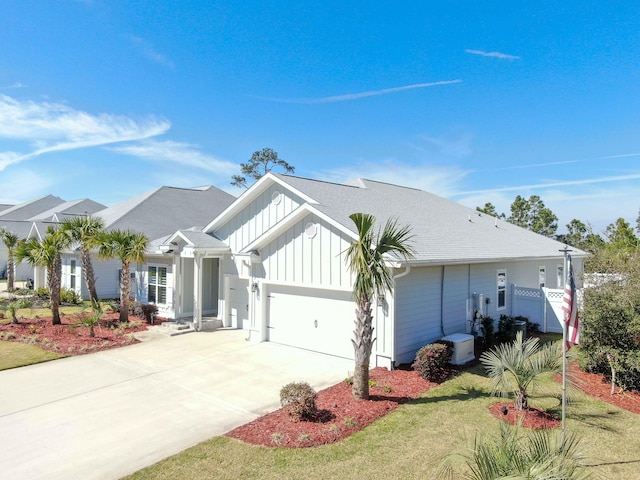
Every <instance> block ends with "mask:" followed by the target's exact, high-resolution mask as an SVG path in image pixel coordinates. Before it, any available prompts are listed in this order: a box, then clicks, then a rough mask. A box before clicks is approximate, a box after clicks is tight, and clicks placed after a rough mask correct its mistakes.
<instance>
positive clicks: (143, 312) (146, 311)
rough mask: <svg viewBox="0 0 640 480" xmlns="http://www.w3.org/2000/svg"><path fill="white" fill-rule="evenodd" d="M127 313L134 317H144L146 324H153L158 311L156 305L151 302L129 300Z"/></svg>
mask: <svg viewBox="0 0 640 480" xmlns="http://www.w3.org/2000/svg"><path fill="white" fill-rule="evenodd" d="M129 313H131V314H133V315H135V316H136V317H140V318H144V319H145V320H146V322H147V323H148V324H150V325H153V323H154V321H155V318H156V314H157V313H158V307H157V306H156V305H154V304H153V303H140V302H131V304H130V305H129Z"/></svg>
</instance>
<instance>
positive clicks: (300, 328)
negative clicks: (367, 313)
mask: <svg viewBox="0 0 640 480" xmlns="http://www.w3.org/2000/svg"><path fill="white" fill-rule="evenodd" d="M355 308H356V307H355V303H354V301H353V300H352V299H351V292H338V291H331V290H320V289H311V288H295V287H270V289H269V316H268V324H267V325H268V333H269V340H270V341H271V342H276V343H282V344H285V345H291V346H294V347H299V348H304V349H307V350H313V351H316V352H322V353H326V354H329V355H336V356H339V357H345V358H353V346H352V344H351V338H353V325H354V323H353V322H354V319H355Z"/></svg>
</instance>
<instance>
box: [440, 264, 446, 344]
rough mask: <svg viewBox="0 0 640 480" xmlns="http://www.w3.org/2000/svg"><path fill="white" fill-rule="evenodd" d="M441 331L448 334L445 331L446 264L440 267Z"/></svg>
mask: <svg viewBox="0 0 640 480" xmlns="http://www.w3.org/2000/svg"><path fill="white" fill-rule="evenodd" d="M440 332H441V333H442V336H443V337H444V336H446V335H445V333H444V265H442V268H441V269H440Z"/></svg>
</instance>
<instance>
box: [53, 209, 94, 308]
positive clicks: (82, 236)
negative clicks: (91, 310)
mask: <svg viewBox="0 0 640 480" xmlns="http://www.w3.org/2000/svg"><path fill="white" fill-rule="evenodd" d="M103 228H104V222H103V221H102V219H100V218H98V217H92V216H88V217H73V218H68V219H65V220H63V221H62V231H63V232H65V233H66V234H67V235H69V237H70V238H71V240H73V241H74V242H77V243H79V244H80V255H81V259H82V276H83V277H84V282H85V284H86V285H87V289H88V290H89V297H90V299H91V304H92V305H97V304H98V302H99V299H98V293H97V292H96V280H95V276H94V273H93V264H92V263H91V249H92V248H95V247H97V246H98V239H99V236H100V233H101V232H102V229H103Z"/></svg>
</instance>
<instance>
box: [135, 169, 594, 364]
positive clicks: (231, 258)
mask: <svg viewBox="0 0 640 480" xmlns="http://www.w3.org/2000/svg"><path fill="white" fill-rule="evenodd" d="M177 208H181V207H180V206H177ZM183 211H185V212H186V211H187V209H186V208H185V209H183ZM356 212H362V213H368V214H372V215H374V216H375V217H376V218H377V221H378V226H379V227H380V228H381V227H382V226H384V223H385V222H386V220H387V219H388V218H397V219H398V222H399V224H400V225H407V224H408V225H410V226H411V229H412V232H413V234H414V235H415V236H414V238H413V247H414V249H415V251H416V254H415V257H414V258H413V259H411V260H410V261H408V262H401V261H394V260H391V259H390V262H389V264H390V266H391V268H392V272H393V276H394V281H395V290H394V292H393V294H388V295H386V296H385V297H384V298H378V299H377V302H376V305H375V308H374V327H375V332H374V334H375V336H376V342H375V345H374V352H373V355H372V364H374V365H381V366H387V367H391V366H394V365H399V364H401V363H406V362H410V361H412V360H413V358H414V356H415V353H416V351H417V350H418V349H419V348H420V347H422V346H423V345H425V344H427V343H430V342H432V341H434V340H436V339H438V338H440V337H442V336H444V335H449V334H453V333H463V332H469V330H470V320H471V319H472V317H473V315H474V312H475V310H479V311H480V312H482V313H483V314H485V315H490V316H492V317H494V318H495V319H497V318H498V317H499V316H500V315H501V314H507V315H518V312H517V311H514V309H513V305H512V303H513V302H512V290H513V286H514V285H518V287H529V288H532V289H538V290H539V289H540V287H542V286H545V287H553V288H556V287H562V286H563V285H562V282H563V276H562V271H561V269H562V263H563V254H562V252H561V250H562V249H563V247H564V245H563V244H561V243H558V242H556V241H555V240H551V239H549V238H546V237H543V236H540V235H537V234H535V233H532V232H530V231H528V230H525V229H522V228H520V227H517V226H515V225H512V224H509V223H506V222H504V221H501V220H498V219H496V218H494V217H491V216H488V215H485V214H481V213H479V212H477V211H475V210H472V209H470V208H467V207H464V206H462V205H459V204H457V203H454V202H452V201H449V200H447V199H444V198H441V197H438V196H436V195H433V194H430V193H427V192H424V191H421V190H417V189H414V188H407V187H402V186H397V185H390V184H387V183H382V182H376V181H371V180H359V181H358V182H357V183H356V184H354V185H341V184H335V183H329V182H323V181H317V180H309V179H304V178H299V177H293V176H287V175H279V174H273V173H269V174H267V175H265V176H264V177H263V178H262V179H260V180H259V181H258V182H257V183H255V184H254V185H253V186H252V187H251V188H249V189H248V190H247V191H246V192H245V193H244V194H243V195H241V196H240V197H239V198H238V199H237V200H236V201H235V202H234V203H232V204H231V205H230V206H229V207H228V208H226V209H225V210H224V211H223V212H221V213H220V214H219V215H218V216H217V217H215V218H214V219H213V221H211V222H210V223H209V224H208V225H207V226H206V227H205V228H204V229H202V230H201V231H195V230H180V231H177V232H175V233H174V234H173V235H170V236H169V237H167V238H166V239H165V240H164V241H162V240H158V241H156V242H154V244H153V245H152V250H153V249H155V252H153V253H152V254H150V255H149V257H148V258H147V265H146V270H147V275H146V279H145V282H144V283H143V284H141V285H140V284H139V285H138V293H139V294H140V295H144V293H145V292H146V293H147V296H146V298H144V300H147V301H150V302H153V303H157V304H158V306H159V307H160V308H161V310H162V311H163V312H164V314H165V315H167V316H169V317H175V318H181V317H190V318H193V320H194V323H195V324H196V326H202V319H203V317H205V318H206V317H215V318H217V319H218V320H219V321H221V323H222V324H223V325H224V326H227V327H233V328H242V329H246V330H248V336H249V337H251V338H252V339H255V340H259V341H273V342H278V343H283V344H287V345H292V346H296V347H300V348H305V349H309V350H314V351H318V352H323V353H327V354H329V355H336V356H340V357H346V358H353V347H352V345H351V338H352V336H353V334H352V331H353V321H354V318H355V303H354V302H353V300H352V297H351V292H352V287H353V284H352V281H353V275H352V274H351V273H350V272H349V270H348V268H347V266H346V263H345V253H346V250H347V248H348V246H349V245H350V243H351V242H352V241H353V240H354V239H356V238H357V232H356V230H355V226H354V224H353V222H352V221H351V220H350V219H349V215H350V214H352V213H356ZM584 255H585V254H584V252H574V268H576V269H577V270H578V271H580V270H581V269H582V257H584ZM557 274H558V275H557ZM556 277H557V278H556ZM140 298H143V297H140Z"/></svg>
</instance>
